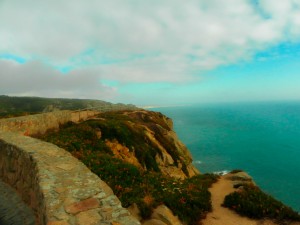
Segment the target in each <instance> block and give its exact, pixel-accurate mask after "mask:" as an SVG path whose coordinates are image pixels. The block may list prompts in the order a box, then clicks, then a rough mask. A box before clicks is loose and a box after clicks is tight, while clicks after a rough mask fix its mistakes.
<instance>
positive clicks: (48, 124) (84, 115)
mask: <svg viewBox="0 0 300 225" xmlns="http://www.w3.org/2000/svg"><path fill="white" fill-rule="evenodd" d="M97 114H99V112H98V111H77V112H73V111H68V110H63V111H56V112H50V113H42V114H36V115H29V116H20V117H14V118H7V119H1V120H0V130H2V131H12V132H18V133H20V134H23V135H33V134H44V133H45V132H46V131H47V130H50V129H58V128H59V125H60V124H64V123H67V122H70V121H72V122H79V121H82V120H86V119H88V118H90V117H92V116H95V115H97Z"/></svg>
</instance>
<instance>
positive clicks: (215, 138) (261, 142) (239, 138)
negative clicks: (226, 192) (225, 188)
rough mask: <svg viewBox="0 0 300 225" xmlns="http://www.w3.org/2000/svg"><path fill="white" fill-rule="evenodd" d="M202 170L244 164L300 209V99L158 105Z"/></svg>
mask: <svg viewBox="0 0 300 225" xmlns="http://www.w3.org/2000/svg"><path fill="white" fill-rule="evenodd" d="M153 110H154V111H160V112H162V113H164V114H165V115H167V116H168V117H170V118H172V119H173V122H174V128H175V131H176V132H177V134H178V136H179V138H180V139H181V140H182V141H183V142H184V143H185V144H186V146H187V147H188V148H189V150H190V151H191V153H192V155H193V158H194V163H195V165H196V167H197V168H198V169H199V170H200V171H201V172H203V173H205V172H216V171H224V170H228V171H230V170H232V169H243V170H245V171H246V172H248V173H249V174H250V175H251V176H252V177H253V178H254V179H255V181H256V183H257V184H258V185H259V186H260V187H261V188H262V189H263V190H264V191H266V192H267V193H269V194H271V195H273V196H274V197H275V198H277V199H278V200H280V201H282V202H284V203H285V204H287V205H289V206H291V207H293V208H294V209H295V210H297V211H298V212H300V102H285V103H282V102H281V103H278V102H277V103H274V102H273V103H239V104H215V105H213V104H207V105H200V106H185V107H165V108H156V109H153Z"/></svg>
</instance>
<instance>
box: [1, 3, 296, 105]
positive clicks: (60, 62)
mask: <svg viewBox="0 0 300 225" xmlns="http://www.w3.org/2000/svg"><path fill="white" fill-rule="evenodd" d="M299 56H300V0H285V1H274V0H226V1H221V0H209V1H208V0H189V1H184V0H151V1H144V0H109V1H105V0H89V1H86V0H64V1H61V0H43V1H36V0H0V95H10V96H41V97H63V98H84V99H101V100H106V101H110V102H114V103H117V102H122V103H133V104H136V105H139V106H143V105H155V106H168V105H186V104H196V103H197V104H198V103H209V102H240V101H270V100H271V101H274V100H275V101H276V100H280V101H282V100H300V88H299V87H300V58H299Z"/></svg>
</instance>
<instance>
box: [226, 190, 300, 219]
mask: <svg viewBox="0 0 300 225" xmlns="http://www.w3.org/2000/svg"><path fill="white" fill-rule="evenodd" d="M223 206H225V207H228V208H230V209H232V210H234V211H236V212H237V213H239V214H241V215H244V216H247V217H250V218H254V219H263V218H270V219H274V220H278V221H300V215H299V214H298V213H297V212H295V211H293V210H292V209H291V208H290V207H287V206H285V205H284V204H283V203H281V202H280V201H277V200H276V199H274V198H273V197H272V196H270V195H267V194H265V193H264V192H262V191H261V190H260V189H259V188H258V187H256V186H254V185H244V186H243V189H242V190H240V191H236V192H233V193H231V194H229V195H227V196H226V197H225V200H224V203H223Z"/></svg>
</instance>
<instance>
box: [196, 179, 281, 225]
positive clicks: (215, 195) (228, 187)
mask: <svg viewBox="0 0 300 225" xmlns="http://www.w3.org/2000/svg"><path fill="white" fill-rule="evenodd" d="M228 176H230V174H227V175H224V176H222V177H221V178H220V180H219V181H218V182H217V183H215V184H214V185H213V186H212V187H211V188H210V189H209V191H210V192H211V194H212V206H213V211H212V212H211V213H209V214H208V215H207V218H206V219H205V220H203V221H202V222H203V225H275V224H274V223H273V222H272V221H257V220H252V219H249V218H246V217H241V216H239V215H238V214H237V213H235V212H233V211H232V210H229V209H227V208H224V207H222V206H221V205H222V203H223V201H224V198H225V196H226V195H228V194H229V193H231V192H233V191H235V189H234V188H233V184H232V181H231V180H229V179H226V178H228Z"/></svg>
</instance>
